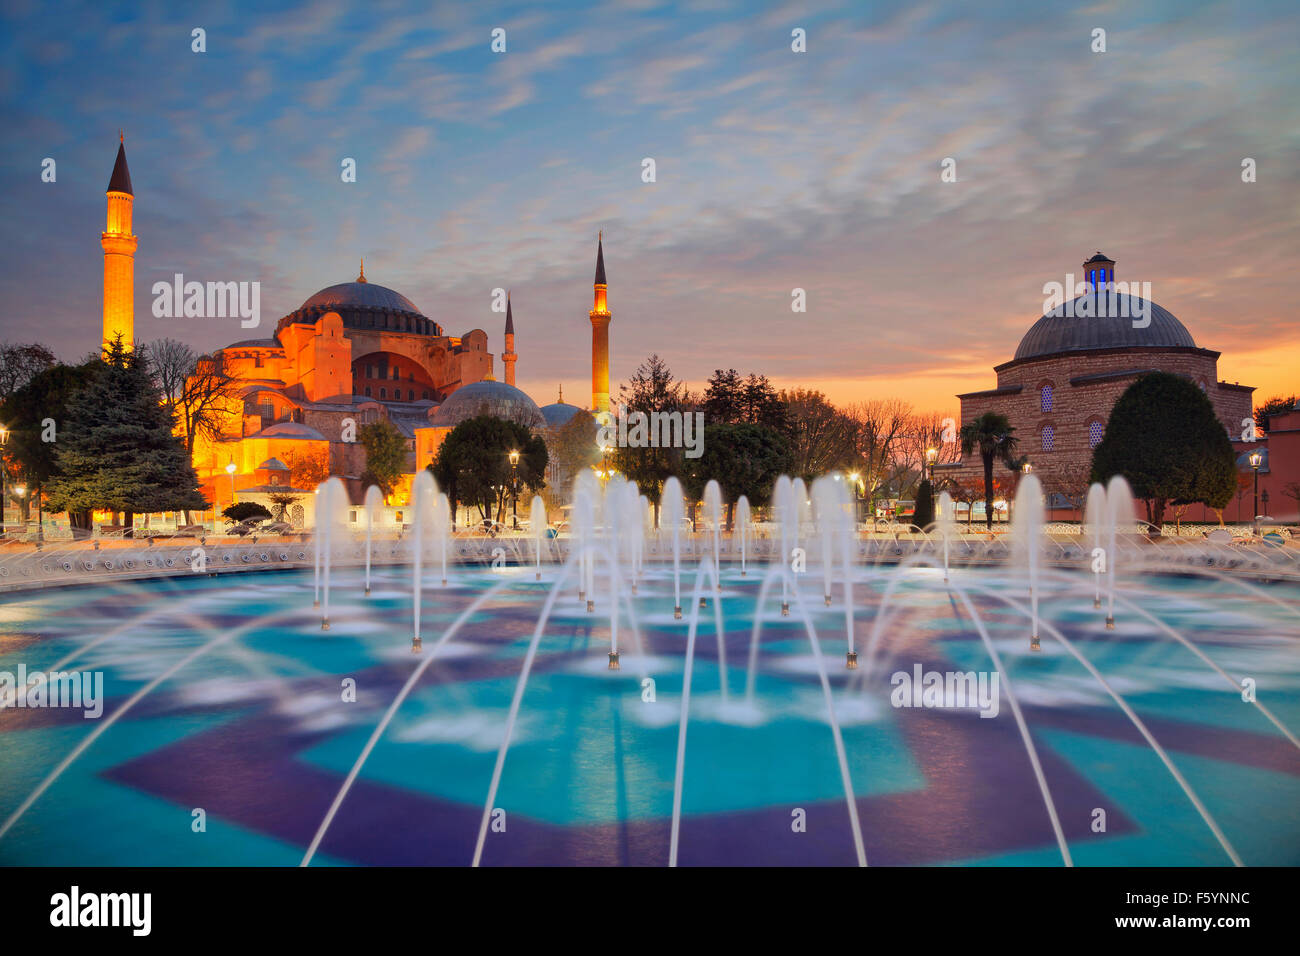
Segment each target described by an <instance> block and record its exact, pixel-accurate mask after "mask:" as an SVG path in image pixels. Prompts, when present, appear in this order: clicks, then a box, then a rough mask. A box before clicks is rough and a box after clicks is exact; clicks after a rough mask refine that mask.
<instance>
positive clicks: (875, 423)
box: [845, 399, 925, 515]
mask: <svg viewBox="0 0 1300 956" xmlns="http://www.w3.org/2000/svg"><path fill="white" fill-rule="evenodd" d="M911 412H912V409H911V406H910V405H908V404H907V403H906V402H900V401H895V400H892V399H885V400H880V401H871V402H859V403H857V404H855V405H850V406H849V407H848V408H847V409H845V415H846V417H847V418H848V420H849V422H850V424H851V427H852V432H851V439H852V442H853V446H852V448H853V460H852V462H851V465H850V467H851V468H852V469H853V470H854V471H856V472H857V473H858V477H859V480H860V481H861V482H862V491H863V495H864V497H865V498H866V499H867V511H868V513H869V514H873V515H874V514H875V501H876V495H877V494H879V492H880V489H882V488H883V487H885V485H886V484H887V483H888V482H889V480H890V479H891V478H900V477H902V474H900V472H902V473H906V472H910V471H912V470H913V468H914V467H916V468H919V467H924V461H925V456H924V455H922V456H920V458H918V459H917V460H916V462H912V461H910V460H909V459H908V458H907V457H906V455H905V449H904V447H903V446H905V445H906V438H907V435H908V433H909V432H910V431H911V430H912V429H913V427H914V421H913V416H912V413H911ZM898 484H899V486H900V487H899V490H900V492H901V491H902V490H903V488H902V486H903V484H904V482H902V481H899V482H898ZM907 484H910V481H909V482H907Z"/></svg>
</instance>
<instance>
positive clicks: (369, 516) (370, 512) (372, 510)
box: [365, 485, 384, 594]
mask: <svg viewBox="0 0 1300 956" xmlns="http://www.w3.org/2000/svg"><path fill="white" fill-rule="evenodd" d="M383 504H384V495H383V493H382V492H381V491H380V490H379V489H378V488H377V487H376V486H375V485H371V486H370V487H369V488H367V489H366V502H365V510H366V593H367V594H369V593H370V550H371V543H372V540H373V538H374V533H375V514H376V512H378V511H379V509H380V508H381V507H383Z"/></svg>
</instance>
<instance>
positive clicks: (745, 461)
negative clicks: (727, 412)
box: [683, 423, 790, 527]
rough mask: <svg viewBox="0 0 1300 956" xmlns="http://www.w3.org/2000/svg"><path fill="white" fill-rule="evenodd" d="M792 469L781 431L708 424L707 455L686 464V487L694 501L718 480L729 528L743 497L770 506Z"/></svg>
mask: <svg viewBox="0 0 1300 956" xmlns="http://www.w3.org/2000/svg"><path fill="white" fill-rule="evenodd" d="M789 467H790V446H789V444H788V443H787V442H786V440H785V438H784V436H782V435H781V434H780V433H779V432H777V431H775V430H773V429H771V428H765V427H763V426H762V425H749V424H745V423H737V424H731V425H707V426H705V429H704V453H703V454H702V455H701V456H700V457H699V459H698V460H696V461H693V462H692V461H690V460H689V459H688V461H687V473H686V476H685V478H684V480H683V486H684V488H685V490H686V492H687V494H689V495H691V496H692V497H693V498H694V499H699V498H701V497H703V495H704V486H705V485H707V484H708V483H709V481H711V480H712V481H716V482H717V483H718V484H719V486H721V488H722V500H723V501H725V502H726V504H727V526H728V527H734V526H733V524H732V518H733V515H734V508H735V504H736V502H737V501H738V500H739V499H740V496H741V495H744V496H745V497H746V498H748V499H749V503H750V504H751V505H755V506H760V507H761V506H762V505H765V504H767V502H768V499H769V498H770V497H771V495H772V488H773V486H774V485H775V484H776V479H777V478H779V477H780V476H781V475H782V474H783V473H784V472H785V471H786V470H787V469H788V468H789Z"/></svg>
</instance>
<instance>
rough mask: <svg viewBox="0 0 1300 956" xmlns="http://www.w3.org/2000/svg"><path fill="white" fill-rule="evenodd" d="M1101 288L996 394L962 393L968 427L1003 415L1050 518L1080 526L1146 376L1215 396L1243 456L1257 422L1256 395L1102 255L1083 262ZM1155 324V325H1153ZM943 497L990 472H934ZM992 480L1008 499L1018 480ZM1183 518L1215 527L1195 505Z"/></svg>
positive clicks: (1044, 326)
mask: <svg viewBox="0 0 1300 956" xmlns="http://www.w3.org/2000/svg"><path fill="white" fill-rule="evenodd" d="M1083 268H1084V281H1085V282H1086V283H1088V285H1089V287H1090V288H1091V289H1092V290H1093V291H1090V292H1087V293H1085V294H1084V295H1081V296H1078V297H1076V298H1074V299H1073V300H1072V301H1069V302H1066V303H1064V304H1063V305H1062V306H1061V307H1059V308H1055V309H1053V310H1051V311H1050V312H1048V313H1047V314H1045V315H1043V316H1042V317H1041V318H1039V319H1038V320H1037V321H1036V322H1035V323H1034V324H1033V325H1032V326H1030V328H1029V330H1028V331H1027V332H1026V333H1025V335H1024V337H1023V338H1022V339H1021V340H1020V344H1019V346H1017V348H1016V351H1015V354H1014V355H1013V356H1012V357H1011V359H1010V360H1009V361H1007V362H1004V363H1002V364H1001V365H998V366H995V367H994V369H993V371H994V373H995V374H996V375H997V387H996V388H991V389H987V390H985V391H979V392H967V393H965V394H964V395H958V396H957V398H958V399H959V400H960V401H961V424H962V425H965V424H966V423H967V422H969V421H971V420H973V419H975V418H978V417H979V416H980V415H982V414H984V413H985V412H997V413H1000V414H1003V415H1005V416H1006V417H1007V419H1008V420H1009V421H1010V422H1011V425H1012V426H1013V427H1014V428H1015V430H1016V431H1015V437H1016V438H1017V439H1019V447H1018V449H1017V455H1018V456H1019V457H1024V458H1027V459H1028V461H1029V463H1030V466H1031V468H1032V469H1033V471H1034V473H1035V474H1036V475H1038V477H1039V479H1040V480H1041V481H1042V483H1043V488H1044V490H1045V491H1046V492H1047V493H1048V505H1049V508H1050V509H1051V515H1052V517H1054V518H1057V519H1062V520H1064V519H1072V518H1077V517H1078V516H1079V515H1078V509H1080V508H1081V507H1082V504H1083V499H1084V497H1085V496H1086V494H1087V489H1088V475H1089V471H1090V469H1091V464H1092V449H1093V448H1094V447H1096V445H1097V444H1098V443H1099V442H1100V441H1101V439H1102V436H1103V435H1104V434H1105V429H1106V422H1107V421H1108V420H1109V418H1110V412H1111V409H1112V408H1113V407H1114V405H1115V402H1116V401H1117V400H1118V399H1119V397H1120V395H1121V394H1123V392H1124V390H1125V389H1127V388H1128V387H1129V386H1130V385H1132V384H1133V382H1134V381H1135V380H1136V379H1137V378H1138V376H1140V375H1142V374H1144V373H1147V372H1155V371H1160V372H1172V373H1175V374H1178V375H1182V376H1185V377H1186V378H1189V379H1191V380H1192V381H1193V382H1195V383H1196V384H1197V385H1199V386H1200V387H1201V389H1202V390H1203V391H1204V392H1205V393H1206V395H1207V396H1208V397H1209V399H1210V401H1211V403H1212V404H1213V405H1214V410H1215V412H1216V413H1217V415H1218V417H1219V420H1220V421H1221V422H1222V423H1223V427H1224V428H1225V429H1226V431H1227V433H1228V437H1229V438H1230V439H1232V440H1233V443H1234V448H1236V449H1237V450H1238V452H1244V451H1248V450H1250V449H1252V448H1254V447H1255V446H1254V445H1247V444H1246V443H1243V442H1241V441H1240V439H1241V432H1242V421H1243V419H1249V418H1251V417H1252V415H1253V411H1252V404H1251V396H1252V393H1253V392H1254V388H1253V387H1251V386H1247V385H1239V384H1236V383H1229V382H1223V381H1220V380H1219V377H1218V360H1219V355H1220V353H1218V352H1215V351H1212V350H1211V349H1207V348H1203V347H1201V346H1198V345H1197V344H1196V341H1195V340H1194V339H1193V337H1192V334H1191V332H1189V331H1188V329H1187V327H1186V326H1184V325H1183V323H1182V322H1180V321H1179V320H1178V319H1177V318H1176V317H1175V316H1174V314H1173V313H1172V312H1170V311H1169V310H1167V309H1165V308H1163V307H1162V306H1160V305H1158V304H1156V303H1155V302H1150V301H1147V300H1145V299H1142V298H1140V297H1138V296H1136V295H1129V294H1127V293H1124V292H1119V291H1117V289H1122V288H1124V285H1123V283H1120V285H1119V286H1118V287H1116V286H1115V281H1116V280H1115V261H1114V260H1113V259H1110V258H1109V257H1107V256H1105V255H1104V254H1102V253H1100V252H1099V253H1097V254H1096V255H1095V256H1093V257H1092V258H1090V259H1088V260H1087V261H1086V262H1084V263H1083ZM1148 319H1149V324H1148ZM934 475H935V482H936V491H937V490H940V489H941V488H942V487H943V481H944V479H948V480H949V481H951V482H955V483H957V484H959V485H962V486H966V487H971V486H979V487H981V488H982V486H983V479H984V475H983V464H982V462H981V461H980V458H979V455H978V454H975V455H972V456H969V457H967V458H966V459H965V460H962V461H958V462H956V463H953V464H940V465H936V466H935V468H934ZM994 478H995V480H997V481H1000V483H1001V486H1002V488H1003V489H1005V494H1006V496H1008V497H1009V496H1010V495H1011V494H1012V493H1013V492H1012V490H1011V489H1012V487H1013V486H1014V481H1015V476H1014V475H1012V474H1011V473H1010V472H1009V471H1008V469H1007V468H1006V466H1005V465H1003V464H1001V463H997V464H995V466H994ZM1184 520H1189V521H1191V520H1195V521H1202V520H1217V519H1216V518H1215V516H1214V515H1213V514H1207V513H1206V509H1204V508H1202V507H1201V506H1199V505H1198V506H1194V507H1193V508H1192V509H1191V510H1190V511H1189V513H1188V514H1187V515H1186V516H1185V518H1184Z"/></svg>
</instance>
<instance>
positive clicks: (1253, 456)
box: [1250, 451, 1264, 534]
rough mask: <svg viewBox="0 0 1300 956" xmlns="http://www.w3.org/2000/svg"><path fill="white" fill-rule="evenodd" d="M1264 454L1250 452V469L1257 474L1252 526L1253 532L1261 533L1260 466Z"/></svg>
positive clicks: (1251, 519)
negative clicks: (1259, 519)
mask: <svg viewBox="0 0 1300 956" xmlns="http://www.w3.org/2000/svg"><path fill="white" fill-rule="evenodd" d="M1263 462H1264V456H1263V455H1261V454H1260V453H1259V452H1257V451H1253V452H1251V453H1250V470H1251V471H1252V472H1254V474H1255V508H1254V510H1253V511H1252V512H1251V513H1250V516H1251V517H1250V526H1251V528H1252V533H1253V534H1258V533H1259V521H1258V518H1259V466H1260V465H1261V464H1263Z"/></svg>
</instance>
